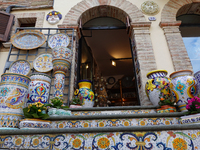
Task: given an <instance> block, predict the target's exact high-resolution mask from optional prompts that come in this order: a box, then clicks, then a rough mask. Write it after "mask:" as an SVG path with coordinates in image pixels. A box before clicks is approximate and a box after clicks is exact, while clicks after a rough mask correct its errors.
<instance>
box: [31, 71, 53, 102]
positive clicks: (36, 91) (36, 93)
mask: <svg viewBox="0 0 200 150" xmlns="http://www.w3.org/2000/svg"><path fill="white" fill-rule="evenodd" d="M30 78H31V82H30V84H29V95H28V101H27V104H32V103H35V102H41V103H43V104H46V103H48V99H49V92H50V87H51V77H50V76H49V75H47V74H45V73H39V72H38V73H32V74H31V76H30Z"/></svg>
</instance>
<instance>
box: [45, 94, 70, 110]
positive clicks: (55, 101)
mask: <svg viewBox="0 0 200 150" xmlns="http://www.w3.org/2000/svg"><path fill="white" fill-rule="evenodd" d="M50 101H51V103H50V104H45V106H50V107H53V108H57V109H68V108H69V107H68V106H63V99H62V95H60V96H59V97H54V98H52V99H50Z"/></svg>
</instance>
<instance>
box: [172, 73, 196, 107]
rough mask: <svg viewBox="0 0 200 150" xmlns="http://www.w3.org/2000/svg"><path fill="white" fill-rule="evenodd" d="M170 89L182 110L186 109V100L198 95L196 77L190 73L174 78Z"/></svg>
mask: <svg viewBox="0 0 200 150" xmlns="http://www.w3.org/2000/svg"><path fill="white" fill-rule="evenodd" d="M170 89H171V92H172V95H173V99H174V100H175V101H176V103H177V105H178V107H179V109H180V110H181V111H186V108H185V106H186V102H187V101H188V100H189V99H191V98H192V97H194V96H196V95H197V85H196V81H195V78H194V77H193V76H190V75H188V74H186V75H181V76H176V77H173V78H172V81H171V85H170Z"/></svg>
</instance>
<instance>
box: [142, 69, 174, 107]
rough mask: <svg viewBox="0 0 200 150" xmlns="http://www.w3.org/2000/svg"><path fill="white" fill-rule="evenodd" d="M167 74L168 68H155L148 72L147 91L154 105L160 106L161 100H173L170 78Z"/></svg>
mask: <svg viewBox="0 0 200 150" xmlns="http://www.w3.org/2000/svg"><path fill="white" fill-rule="evenodd" d="M166 75H167V71H166V70H153V71H151V72H149V73H148V74H147V78H148V80H147V82H146V85H145V92H146V95H147V97H148V98H149V100H150V101H151V102H152V104H153V105H154V106H159V102H160V101H161V100H162V101H165V100H169V99H170V100H171V91H170V79H169V78H168V77H166Z"/></svg>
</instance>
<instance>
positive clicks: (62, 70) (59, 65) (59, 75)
mask: <svg viewBox="0 0 200 150" xmlns="http://www.w3.org/2000/svg"><path fill="white" fill-rule="evenodd" d="M52 62H53V70H54V75H55V78H54V94H53V95H54V97H58V96H60V95H63V92H64V86H65V76H66V73H67V71H68V70H69V68H70V66H71V62H70V61H68V60H65V59H53V61H52Z"/></svg>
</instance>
